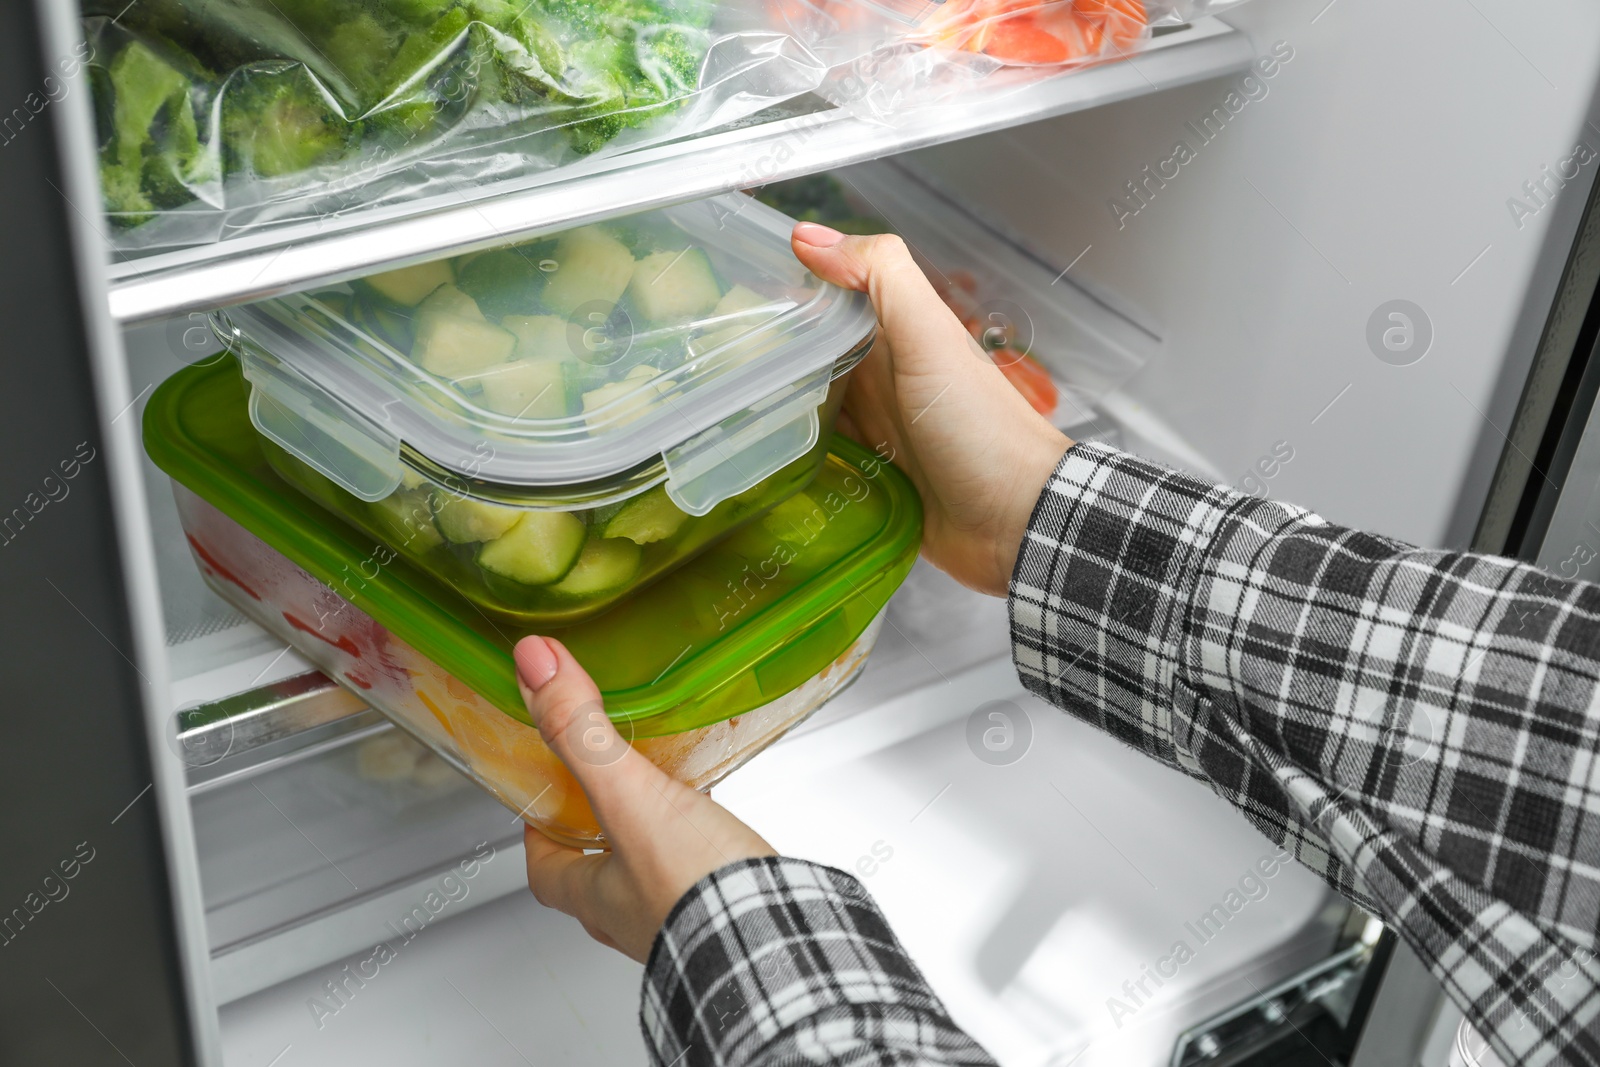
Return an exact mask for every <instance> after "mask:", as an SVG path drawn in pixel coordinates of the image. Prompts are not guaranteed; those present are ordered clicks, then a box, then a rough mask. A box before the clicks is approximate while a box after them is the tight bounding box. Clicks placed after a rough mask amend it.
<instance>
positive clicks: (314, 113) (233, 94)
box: [222, 63, 356, 178]
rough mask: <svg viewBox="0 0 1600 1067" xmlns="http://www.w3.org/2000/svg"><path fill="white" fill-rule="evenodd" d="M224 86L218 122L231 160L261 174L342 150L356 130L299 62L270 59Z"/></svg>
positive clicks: (270, 174)
mask: <svg viewBox="0 0 1600 1067" xmlns="http://www.w3.org/2000/svg"><path fill="white" fill-rule="evenodd" d="M274 66H276V68H277V69H275V70H257V71H254V72H252V73H253V74H255V75H256V76H255V77H251V78H249V79H247V80H245V81H243V82H242V83H240V84H237V85H233V86H230V87H229V91H228V93H227V95H226V96H225V97H224V99H223V107H222V126H223V134H224V136H225V137H226V138H227V143H228V151H229V153H230V155H231V157H232V159H233V160H234V162H235V164H236V165H238V166H240V167H244V168H248V169H250V170H253V171H254V172H255V173H257V174H259V175H261V176H262V177H267V178H270V177H276V176H278V175H280V174H292V173H294V172H295V171H299V170H304V169H305V168H307V167H310V166H314V165H315V164H318V163H323V162H326V161H327V160H329V159H332V158H333V157H334V156H336V155H338V154H339V153H340V152H342V151H343V150H344V149H345V147H346V146H347V145H348V144H349V143H350V140H351V138H352V137H353V136H354V134H355V132H356V124H355V123H351V122H349V121H347V120H346V119H345V117H344V115H343V114H341V113H340V111H339V110H338V106H337V105H336V104H335V102H334V101H333V100H331V99H329V98H328V97H327V96H326V95H325V94H324V93H323V91H322V90H321V88H320V87H319V86H317V85H316V83H315V81H314V80H313V79H312V77H311V75H310V74H309V73H308V72H307V71H306V69H305V68H304V67H302V66H300V65H299V64H294V63H282V64H275V65H274Z"/></svg>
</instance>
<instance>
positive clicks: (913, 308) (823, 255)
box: [790, 222, 974, 372]
mask: <svg viewBox="0 0 1600 1067" xmlns="http://www.w3.org/2000/svg"><path fill="white" fill-rule="evenodd" d="M790 246H791V247H792V248H793V249H794V254H795V258H797V259H799V260H800V262H801V263H803V264H804V265H805V266H806V268H807V269H809V270H810V271H811V273H813V274H815V275H816V276H817V277H819V278H821V279H822V280H823V281H826V282H832V283H833V284H834V285H837V286H839V287H840V288H843V289H853V290H856V291H857V292H864V293H866V294H867V295H868V296H869V297H870V298H871V299H872V306H873V310H875V311H876V312H877V313H878V322H879V323H880V324H881V325H882V326H883V329H884V332H885V333H886V334H887V335H888V336H887V340H888V342H889V346H890V347H891V348H892V349H893V350H894V360H895V364H896V366H897V367H898V368H899V369H900V370H902V371H912V372H930V371H936V370H939V369H941V367H948V364H949V362H950V361H952V360H960V359H965V358H966V357H967V356H968V355H970V354H971V353H972V351H973V348H974V346H973V342H972V337H971V335H970V334H968V333H967V330H966V327H964V326H962V325H961V321H960V320H959V319H957V318H956V316H955V312H953V311H951V310H950V309H949V307H947V306H946V305H945V302H944V301H943V300H941V299H939V294H938V293H937V292H935V291H934V288H933V286H932V285H931V284H929V282H928V278H927V275H925V274H923V273H922V268H921V267H919V266H917V262H916V260H914V259H912V258H911V251H910V249H908V248H907V247H906V243H905V241H904V240H902V239H901V238H900V237H898V236H896V235H895V234H892V233H885V234H877V235H875V236H871V237H847V236H845V235H844V234H842V233H840V232H839V231H838V230H833V229H829V228H828V227H826V226H819V225H817V224H816V223H814V222H802V223H800V224H799V225H797V226H795V228H794V235H793V236H792V237H791V239H790Z"/></svg>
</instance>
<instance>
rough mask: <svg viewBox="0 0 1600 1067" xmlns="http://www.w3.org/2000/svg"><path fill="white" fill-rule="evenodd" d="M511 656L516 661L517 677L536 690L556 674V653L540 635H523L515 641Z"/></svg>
mask: <svg viewBox="0 0 1600 1067" xmlns="http://www.w3.org/2000/svg"><path fill="white" fill-rule="evenodd" d="M512 658H513V659H515V660H516V661H517V677H518V678H519V679H520V680H521V681H522V684H523V685H525V686H527V687H528V688H529V689H531V690H533V691H535V692H537V691H538V690H539V689H540V688H541V687H543V686H544V685H546V684H547V683H548V682H549V681H550V679H552V678H554V677H555V676H556V654H555V650H554V649H552V648H551V647H550V643H549V642H548V641H546V640H545V639H544V638H542V637H524V638H523V639H522V640H521V641H518V642H517V647H516V651H515V652H513V653H512Z"/></svg>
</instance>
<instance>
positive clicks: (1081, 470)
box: [1010, 442, 1243, 774]
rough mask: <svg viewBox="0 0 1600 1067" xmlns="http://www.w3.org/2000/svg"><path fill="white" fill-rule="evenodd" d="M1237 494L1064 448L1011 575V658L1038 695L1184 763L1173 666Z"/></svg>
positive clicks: (1130, 461) (1157, 468)
mask: <svg viewBox="0 0 1600 1067" xmlns="http://www.w3.org/2000/svg"><path fill="white" fill-rule="evenodd" d="M1241 499H1243V498H1242V497H1241V495H1240V494H1238V493H1236V492H1234V491H1233V490H1231V489H1228V488H1227V487H1225V486H1219V485H1215V484H1213V483H1211V482H1208V481H1202V480H1201V479H1198V478H1192V477H1189V476H1188V475H1184V474H1180V473H1178V472H1176V471H1173V470H1171V469H1170V468H1167V467H1163V466H1161V465H1159V464H1156V463H1151V462H1149V461H1148V460H1144V459H1140V458H1138V457H1137V456H1132V455H1129V454H1127V453H1125V452H1121V451H1119V450H1117V449H1115V448H1111V447H1109V446H1106V445H1101V444H1095V443H1092V442H1082V443H1079V444H1077V445H1074V446H1073V447H1072V448H1070V449H1068V450H1067V453H1066V455H1064V456H1063V457H1062V458H1061V462H1060V463H1059V464H1058V465H1057V466H1056V469H1055V472H1054V474H1052V475H1051V477H1050V480H1049V482H1047V483H1046V485H1045V488H1044V492H1043V493H1042V494H1041V495H1040V497H1039V502H1038V504H1036V505H1035V507H1034V511H1033V517H1032V519H1031V520H1030V521H1029V523H1028V532H1027V534H1026V536H1025V537H1024V539H1023V543H1022V550H1021V551H1020V552H1019V553H1018V555H1017V566H1016V570H1015V571H1014V572H1013V574H1012V577H1011V595H1010V609H1011V643H1012V659H1013V661H1014V662H1015V664H1016V668H1017V674H1018V676H1019V677H1020V678H1021V680H1022V683H1023V685H1024V686H1026V687H1027V688H1028V689H1029V690H1030V691H1031V692H1033V693H1034V694H1036V695H1037V696H1039V697H1040V698H1041V699H1043V700H1045V701H1046V702H1048V703H1050V704H1053V705H1055V706H1056V707H1059V708H1063V709H1065V710H1066V711H1068V712H1069V713H1071V714H1072V715H1074V716H1076V717H1078V718H1080V719H1083V720H1084V721H1086V722H1088V723H1090V724H1092V725H1094V726H1096V727H1098V728H1100V729H1102V730H1104V731H1106V732H1107V733H1109V734H1111V735H1112V736H1113V737H1116V738H1118V739H1119V740H1121V741H1124V742H1126V743H1127V744H1130V745H1132V746H1133V747H1135V748H1137V749H1139V750H1140V751H1142V752H1145V753H1146V754H1148V755H1150V756H1152V757H1154V758H1156V759H1158V760H1160V761H1162V762H1163V763H1166V764H1168V765H1170V766H1174V767H1179V768H1181V769H1183V770H1186V771H1188V772H1189V773H1191V774H1196V773H1198V767H1197V766H1196V765H1195V763H1194V760H1193V757H1192V756H1189V755H1188V753H1187V752H1185V750H1184V749H1185V746H1183V745H1182V744H1179V743H1178V741H1179V740H1180V739H1181V738H1182V737H1183V736H1185V735H1187V734H1188V733H1189V732H1190V731H1191V730H1192V727H1193V724H1192V723H1189V722H1186V721H1184V717H1185V716H1187V715H1190V714H1193V713H1197V710H1196V709H1197V705H1196V702H1195V701H1193V700H1181V699H1175V693H1182V692H1183V691H1184V690H1185V689H1186V687H1185V686H1183V685H1181V684H1179V683H1181V682H1182V681H1183V678H1182V669H1181V668H1182V664H1183V662H1184V648H1183V644H1184V641H1185V632H1186V616H1187V613H1188V605H1189V604H1190V603H1191V598H1192V596H1193V593H1194V588H1195V583H1196V581H1197V579H1198V576H1199V573H1200V571H1201V565H1202V561H1203V560H1204V558H1205V556H1206V554H1207V551H1208V549H1209V548H1210V547H1211V542H1212V540H1213V537H1214V536H1215V534H1216V531H1217V528H1218V526H1219V524H1220V523H1221V521H1222V519H1223V517H1224V515H1225V514H1226V512H1227V510H1228V508H1229V507H1230V506H1232V505H1235V504H1237V503H1238V502H1239V501H1240V500H1241Z"/></svg>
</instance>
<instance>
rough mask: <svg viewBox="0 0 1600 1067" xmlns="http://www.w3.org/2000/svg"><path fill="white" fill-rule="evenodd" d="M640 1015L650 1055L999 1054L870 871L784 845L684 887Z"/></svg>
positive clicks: (661, 1060)
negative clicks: (954, 1004) (889, 908)
mask: <svg viewBox="0 0 1600 1067" xmlns="http://www.w3.org/2000/svg"><path fill="white" fill-rule="evenodd" d="M640 1024H641V1027H642V1028H643V1030H644V1037H645V1044H646V1045H647V1047H648V1048H649V1050H650V1053H651V1056H652V1062H653V1063H655V1064H671V1065H672V1067H680V1065H682V1067H690V1065H696V1064H744V1063H754V1062H758V1061H760V1062H765V1060H766V1059H768V1058H777V1059H783V1056H784V1055H785V1054H786V1053H798V1052H800V1051H801V1050H803V1051H804V1056H805V1057H806V1059H807V1062H835V1060H836V1059H838V1060H841V1061H842V1060H844V1059H847V1058H849V1056H850V1055H851V1054H855V1055H860V1053H861V1051H862V1050H863V1049H866V1048H894V1047H903V1048H904V1049H907V1050H912V1051H914V1052H919V1053H925V1052H927V1051H930V1050H935V1049H939V1048H940V1047H941V1046H943V1047H944V1051H945V1052H946V1053H948V1054H949V1055H948V1058H943V1057H940V1058H935V1059H934V1060H933V1061H932V1062H940V1063H943V1062H951V1063H957V1062H959V1063H992V1061H991V1060H990V1059H989V1058H988V1056H987V1055H986V1054H985V1053H984V1052H983V1051H982V1049H981V1048H980V1047H979V1046H978V1045H977V1044H976V1043H975V1042H973V1041H972V1039H971V1038H969V1037H967V1036H966V1035H965V1034H963V1033H962V1032H961V1031H960V1030H958V1029H956V1028H955V1027H954V1025H953V1024H951V1023H950V1022H949V1020H948V1017H947V1016H946V1015H945V1013H944V1008H943V1007H942V1006H941V1005H940V1003H939V1001H938V998H937V997H935V996H934V994H933V992H932V991H931V990H930V989H929V988H928V985H927V983H926V982H925V981H924V979H923V977H922V975H921V973H920V972H919V971H918V970H917V968H916V965H915V964H913V963H912V962H911V960H910V958H909V957H908V956H907V955H906V953H905V950H904V949H903V948H902V947H901V945H900V943H899V941H898V940H896V938H895V936H894V933H893V932H892V931H891V930H890V929H889V924H888V921H887V920H886V919H885V918H884V916H883V913H882V912H880V911H879V910H878V908H877V906H876V905H875V904H874V903H873V901H872V898H871V897H870V896H869V895H868V894H867V891H866V890H865V889H864V888H863V887H862V885H861V883H860V882H858V881H856V879H854V878H852V877H851V876H850V875H848V874H846V873H844V872H843V871H839V870H835V869H833V868H831V867H824V866H821V865H819V864H815V863H809V862H807V861H805V860H797V859H789V858H785V857H767V858H762V859H752V860H742V861H740V862H737V863H732V864H729V865H728V866H726V867H723V868H721V869H720V870H717V871H715V872H713V873H712V874H710V875H707V876H706V877H705V878H704V879H702V880H701V881H700V882H699V883H698V884H696V885H695V886H694V888H692V889H690V890H689V892H688V893H686V894H684V896H683V899H681V900H680V901H679V902H678V903H677V905H676V906H674V908H673V909H672V912H671V913H670V914H669V915H668V916H667V920H666V922H665V923H663V924H662V927H661V933H660V934H659V935H658V936H657V937H656V941H655V945H654V946H653V947H652V949H651V952H650V958H649V960H648V961H647V962H646V964H645V978H644V998H643V1002H642V1005H641V1007H640ZM783 1062H789V1061H788V1060H783ZM873 1062H877V1061H876V1060H874V1061H873ZM895 1062H899V1061H898V1060H896V1061H895ZM916 1062H922V1061H921V1060H917V1061H916Z"/></svg>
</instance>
